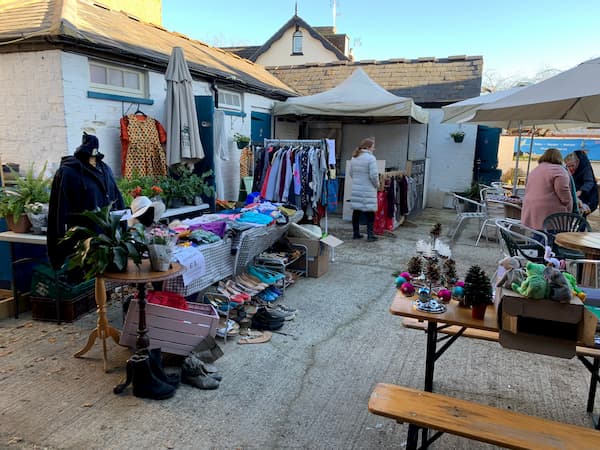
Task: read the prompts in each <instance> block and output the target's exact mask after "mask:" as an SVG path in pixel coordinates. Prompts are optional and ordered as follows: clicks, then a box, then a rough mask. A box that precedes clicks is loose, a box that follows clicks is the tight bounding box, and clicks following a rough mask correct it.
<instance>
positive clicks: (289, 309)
mask: <svg viewBox="0 0 600 450" xmlns="http://www.w3.org/2000/svg"><path fill="white" fill-rule="evenodd" d="M271 307H272V308H277V309H279V310H281V311H283V312H288V313H294V314H295V313H297V312H298V310H297V309H296V308H292V307H291V306H286V305H284V304H279V305H271Z"/></svg>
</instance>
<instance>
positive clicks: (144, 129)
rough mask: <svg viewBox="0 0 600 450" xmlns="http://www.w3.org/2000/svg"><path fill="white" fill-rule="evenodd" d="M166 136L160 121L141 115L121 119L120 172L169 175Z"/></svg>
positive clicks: (129, 175)
mask: <svg viewBox="0 0 600 450" xmlns="http://www.w3.org/2000/svg"><path fill="white" fill-rule="evenodd" d="M166 141H167V133H166V131H165V129H164V128H163V126H162V125H161V124H160V122H159V121H157V120H156V119H153V118H152V117H148V116H145V115H141V114H129V115H128V116H125V117H123V118H122V119H121V173H122V175H123V176H124V177H125V178H133V177H134V176H138V177H139V176H154V177H157V176H161V175H166V174H167V158H166V154H165V150H164V148H163V144H164V143H165V142H166Z"/></svg>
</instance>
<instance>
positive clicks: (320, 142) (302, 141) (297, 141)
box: [265, 138, 335, 261]
mask: <svg viewBox="0 0 600 450" xmlns="http://www.w3.org/2000/svg"><path fill="white" fill-rule="evenodd" d="M269 145H320V146H323V149H326V148H327V143H326V142H325V139H266V138H265V148H266V147H268V146H269ZM327 215H328V214H327V209H325V216H324V219H325V235H326V236H327V235H328V234H329V221H328V218H327ZM331 250H332V251H331V261H335V249H334V248H333V247H332V249H331Z"/></svg>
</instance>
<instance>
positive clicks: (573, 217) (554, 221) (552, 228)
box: [543, 212, 592, 259]
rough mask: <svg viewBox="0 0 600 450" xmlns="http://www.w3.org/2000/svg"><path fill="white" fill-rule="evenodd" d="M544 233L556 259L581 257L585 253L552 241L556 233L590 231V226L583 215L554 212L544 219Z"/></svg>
mask: <svg viewBox="0 0 600 450" xmlns="http://www.w3.org/2000/svg"><path fill="white" fill-rule="evenodd" d="M543 227H544V233H546V235H547V236H548V242H549V243H550V246H551V247H552V251H553V252H554V254H555V256H556V257H557V258H558V259H583V258H585V255H584V254H583V253H581V252H578V251H577V250H571V249H568V248H564V247H561V246H560V245H556V244H555V243H554V238H555V237H556V235H557V234H558V233H563V232H578V231H592V227H591V226H590V224H589V223H588V221H587V220H586V219H585V217H583V216H581V215H579V214H575V213H566V212H565V213H555V214H550V215H549V216H548V217H546V218H545V219H544V223H543Z"/></svg>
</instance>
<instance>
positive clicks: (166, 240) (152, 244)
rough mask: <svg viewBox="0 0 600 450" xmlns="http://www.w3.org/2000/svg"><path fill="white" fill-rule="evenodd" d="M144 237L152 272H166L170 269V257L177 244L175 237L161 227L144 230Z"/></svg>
mask: <svg viewBox="0 0 600 450" xmlns="http://www.w3.org/2000/svg"><path fill="white" fill-rule="evenodd" d="M144 235H145V240H146V244H147V245H148V256H149V257H150V266H151V267H152V270H154V271H157V272H166V271H167V270H169V269H170V268H171V256H172V255H173V248H174V247H175V244H176V243H177V235H175V234H172V233H171V232H170V231H169V230H168V228H166V227H162V226H156V227H152V228H150V229H146V230H145V233H144Z"/></svg>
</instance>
